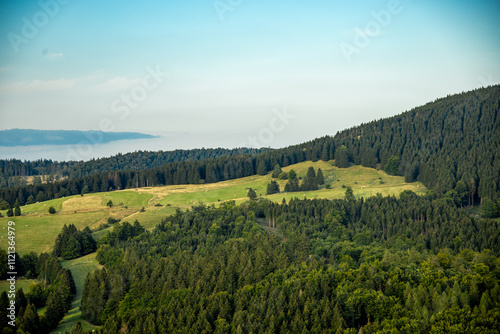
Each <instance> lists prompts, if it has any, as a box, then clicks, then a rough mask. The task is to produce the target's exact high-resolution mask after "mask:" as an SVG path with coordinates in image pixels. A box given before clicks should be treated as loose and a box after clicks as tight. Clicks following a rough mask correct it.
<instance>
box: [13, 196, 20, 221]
mask: <svg viewBox="0 0 500 334" xmlns="http://www.w3.org/2000/svg"><path fill="white" fill-rule="evenodd" d="M20 215H21V207H20V204H19V201H18V200H16V204H15V205H14V216H15V217H17V216H20Z"/></svg>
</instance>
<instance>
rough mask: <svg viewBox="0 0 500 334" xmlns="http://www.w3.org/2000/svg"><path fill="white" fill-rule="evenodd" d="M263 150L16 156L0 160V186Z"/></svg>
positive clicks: (193, 150)
mask: <svg viewBox="0 0 500 334" xmlns="http://www.w3.org/2000/svg"><path fill="white" fill-rule="evenodd" d="M263 151H266V149H250V148H239V149H232V150H229V149H223V148H217V149H205V148H202V149H192V150H175V151H166V152H164V151H157V152H148V151H138V152H134V153H127V154H117V155H115V156H113V157H109V158H101V159H91V160H90V161H66V162H57V161H52V160H35V161H22V160H18V159H8V160H0V188H7V187H17V186H20V185H23V183H26V181H24V182H23V179H22V178H21V177H26V176H38V177H39V178H37V179H35V182H38V183H42V179H41V176H44V175H45V176H47V179H46V180H44V181H48V182H54V181H58V180H60V179H65V178H68V179H76V178H81V177H83V176H86V175H90V174H100V173H103V172H114V171H119V170H142V169H148V168H153V167H159V166H162V165H164V164H166V163H170V162H179V161H197V160H205V159H215V158H218V157H225V156H233V155H239V154H257V153H260V152H263Z"/></svg>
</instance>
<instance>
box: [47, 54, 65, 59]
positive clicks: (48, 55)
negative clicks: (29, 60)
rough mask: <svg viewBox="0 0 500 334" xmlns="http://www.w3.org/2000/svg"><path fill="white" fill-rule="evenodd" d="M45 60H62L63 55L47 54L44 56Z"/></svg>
mask: <svg viewBox="0 0 500 334" xmlns="http://www.w3.org/2000/svg"><path fill="white" fill-rule="evenodd" d="M45 58H47V59H48V60H64V59H65V58H64V54H62V53H51V52H48V53H46V54H45Z"/></svg>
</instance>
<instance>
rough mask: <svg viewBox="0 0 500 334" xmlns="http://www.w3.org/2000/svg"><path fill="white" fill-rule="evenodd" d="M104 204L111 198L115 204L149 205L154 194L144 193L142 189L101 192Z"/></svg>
mask: <svg viewBox="0 0 500 334" xmlns="http://www.w3.org/2000/svg"><path fill="white" fill-rule="evenodd" d="M100 196H101V198H102V204H103V205H106V203H108V201H109V200H111V201H112V202H113V205H124V206H139V207H143V206H144V207H147V206H148V202H149V200H150V199H151V198H153V195H151V194H147V193H143V192H142V191H141V190H140V189H139V190H138V191H115V192H109V193H101V194H100Z"/></svg>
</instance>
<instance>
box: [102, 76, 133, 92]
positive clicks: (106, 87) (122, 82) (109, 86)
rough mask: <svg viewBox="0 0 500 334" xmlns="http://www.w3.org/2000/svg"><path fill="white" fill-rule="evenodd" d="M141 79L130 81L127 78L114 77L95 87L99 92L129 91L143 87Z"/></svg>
mask: <svg viewBox="0 0 500 334" xmlns="http://www.w3.org/2000/svg"><path fill="white" fill-rule="evenodd" d="M141 84H142V80H141V79H129V78H126V77H114V78H111V79H109V80H107V81H106V82H103V83H102V84H99V85H97V86H95V89H96V90H99V91H120V90H128V89H131V88H132V87H134V86H137V85H141Z"/></svg>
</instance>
